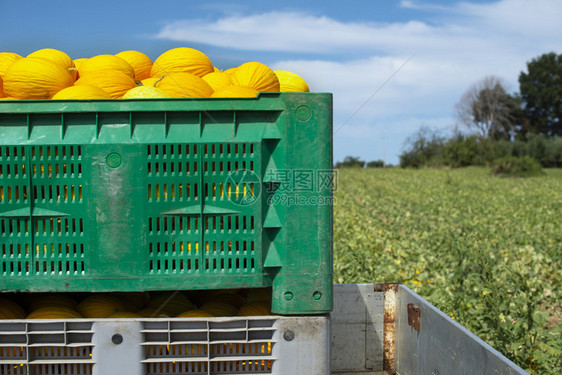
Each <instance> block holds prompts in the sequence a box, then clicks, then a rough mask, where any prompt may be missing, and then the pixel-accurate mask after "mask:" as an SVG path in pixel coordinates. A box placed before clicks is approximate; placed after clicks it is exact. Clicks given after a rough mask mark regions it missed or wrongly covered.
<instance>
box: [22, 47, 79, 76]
mask: <svg viewBox="0 0 562 375" xmlns="http://www.w3.org/2000/svg"><path fill="white" fill-rule="evenodd" d="M27 57H42V58H44V59H47V60H51V61H53V62H55V63H57V64H59V65H60V66H62V67H63V68H66V69H68V70H69V72H70V75H71V76H72V79H73V80H75V81H76V75H77V73H78V71H77V70H76V66H75V65H74V61H72V59H71V58H70V56H68V55H67V54H66V53H64V52H63V51H59V50H58V49H54V48H43V49H40V50H37V51H35V52H32V53H30V54H29V55H27Z"/></svg>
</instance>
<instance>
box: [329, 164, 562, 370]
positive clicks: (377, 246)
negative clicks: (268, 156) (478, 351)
mask: <svg viewBox="0 0 562 375" xmlns="http://www.w3.org/2000/svg"><path fill="white" fill-rule="evenodd" d="M338 178H339V184H338V191H336V192H335V197H336V204H335V206H334V231H335V232H334V233H335V245H334V246H335V249H334V281H335V282H339V283H358V282H401V283H404V284H406V285H407V286H408V287H410V288H412V289H413V290H414V291H416V292H417V293H419V294H420V295H422V296H423V297H425V298H426V299H428V300H429V301H430V302H431V303H433V304H434V305H436V306H437V307H438V308H439V309H441V310H442V311H444V312H446V313H447V314H449V315H450V316H451V317H453V318H454V319H455V320H457V321H459V322H460V323H461V324H462V325H464V326H465V327H467V328H468V329H469V330H471V331H472V332H474V333H475V334H477V335H478V336H479V337H481V338H482V339H483V340H485V341H486V342H488V343H489V344H490V345H492V346H493V347H494V348H496V349H497V350H498V351H500V352H501V353H503V354H504V355H506V356H507V357H508V358H510V359H511V360H513V361H514V362H515V363H517V364H518V365H519V366H521V367H522V368H524V369H526V370H527V371H528V372H530V373H533V372H535V373H539V374H558V373H559V370H560V368H562V363H561V359H560V358H561V357H560V353H561V351H562V338H561V335H562V324H560V320H561V319H560V317H561V315H560V312H559V311H560V310H561V308H562V303H561V301H562V290H561V289H562V288H561V285H562V272H561V269H562V265H561V260H562V170H547V171H546V173H545V174H544V175H542V176H539V177H532V178H525V179H521V178H510V179H506V178H498V177H494V176H492V175H491V174H490V171H489V169H487V168H464V169H454V170H445V169H443V170H437V169H433V170H432V169H429V170H405V169H356V170H353V169H345V170H340V171H339V174H338Z"/></svg>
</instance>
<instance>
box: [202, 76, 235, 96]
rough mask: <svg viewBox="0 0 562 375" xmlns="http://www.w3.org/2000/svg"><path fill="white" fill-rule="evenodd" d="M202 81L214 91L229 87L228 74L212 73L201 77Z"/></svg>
mask: <svg viewBox="0 0 562 375" xmlns="http://www.w3.org/2000/svg"><path fill="white" fill-rule="evenodd" d="M203 80H204V81H205V82H207V83H208V84H209V86H211V88H212V89H213V90H214V91H217V90H218V89H221V88H223V87H226V86H230V74H228V73H223V72H212V73H209V74H207V75H205V76H204V77H203Z"/></svg>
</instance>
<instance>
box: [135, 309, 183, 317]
mask: <svg viewBox="0 0 562 375" xmlns="http://www.w3.org/2000/svg"><path fill="white" fill-rule="evenodd" d="M137 314H139V315H140V316H142V317H144V318H169V317H172V316H174V314H172V313H171V312H169V311H166V310H164V309H158V308H153V307H145V308H144V309H140V310H139V311H137Z"/></svg>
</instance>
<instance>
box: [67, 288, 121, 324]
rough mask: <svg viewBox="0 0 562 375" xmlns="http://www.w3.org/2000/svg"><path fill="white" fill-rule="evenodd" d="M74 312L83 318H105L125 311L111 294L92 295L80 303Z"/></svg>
mask: <svg viewBox="0 0 562 375" xmlns="http://www.w3.org/2000/svg"><path fill="white" fill-rule="evenodd" d="M76 310H78V312H79V313H80V314H82V316H84V317H85V318H107V317H108V316H110V315H111V314H114V313H116V312H120V311H124V310H125V309H124V307H123V303H122V302H121V300H120V299H119V298H117V297H115V296H113V295H111V294H94V295H92V296H89V297H86V298H85V299H84V300H83V301H82V302H80V303H79V304H78V306H76Z"/></svg>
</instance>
